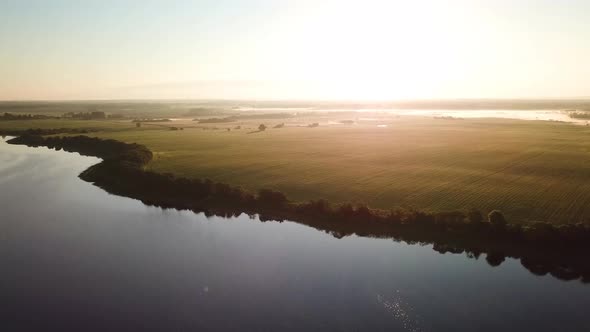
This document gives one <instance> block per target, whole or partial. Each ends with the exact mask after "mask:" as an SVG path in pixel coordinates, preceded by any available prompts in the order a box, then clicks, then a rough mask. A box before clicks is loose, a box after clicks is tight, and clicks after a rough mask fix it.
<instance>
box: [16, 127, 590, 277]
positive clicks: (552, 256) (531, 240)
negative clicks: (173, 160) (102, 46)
mask: <svg viewBox="0 0 590 332" xmlns="http://www.w3.org/2000/svg"><path fill="white" fill-rule="evenodd" d="M11 143H16V144H26V145H29V146H41V145H43V146H48V147H50V148H56V149H60V148H63V149H64V150H66V151H75V152H79V153H81V154H86V155H91V156H96V157H100V158H103V159H104V161H103V162H102V163H99V164H96V165H94V166H92V167H90V168H89V169H87V170H86V171H84V172H83V173H82V174H81V175H80V177H81V178H82V179H84V180H86V181H89V182H92V183H94V184H95V185H97V186H99V187H101V188H103V189H105V190H106V191H108V192H109V193H112V194H116V195H121V196H126V197H131V198H135V199H139V200H141V201H142V202H144V203H145V204H147V205H155V206H159V207H162V208H176V209H187V210H192V211H194V212H204V213H205V214H206V215H207V216H211V215H218V216H224V217H228V216H238V215H241V214H242V213H247V214H249V215H251V216H254V215H255V214H256V215H257V216H258V217H259V219H260V221H267V220H292V221H294V222H298V223H300V224H304V225H308V226H311V227H313V228H316V229H318V230H322V231H325V232H327V233H329V234H331V235H332V236H334V237H336V238H342V237H345V236H349V235H352V234H356V235H358V236H363V237H375V238H391V239H393V240H394V241H398V242H399V241H404V242H406V243H408V244H420V245H427V244H432V245H433V250H435V251H437V252H440V253H447V252H448V253H453V254H460V253H466V256H467V257H469V258H474V259H477V258H479V256H480V254H482V253H486V261H487V262H488V263H489V264H490V265H491V266H499V265H501V264H502V262H504V260H505V258H506V257H511V258H515V259H520V261H521V264H522V265H523V266H524V267H525V268H526V269H527V270H529V271H530V272H531V273H533V274H535V275H547V274H550V275H551V276H553V277H555V278H558V279H560V280H575V279H581V280H582V281H583V282H590V260H588V259H587V257H588V254H589V253H590V228H589V227H588V225H584V224H576V225H563V226H555V225H552V224H549V223H534V224H530V225H526V226H522V225H513V224H508V223H507V222H506V220H505V218H504V216H503V215H502V213H501V212H500V211H492V212H491V213H490V214H489V215H488V218H487V220H483V219H484V218H483V215H482V214H481V213H480V212H477V211H473V210H472V211H468V212H467V213H465V212H463V211H452V212H438V213H427V212H423V211H415V210H401V209H398V210H391V211H384V210H375V209H370V208H369V207H367V206H366V205H352V204H341V205H332V204H330V203H329V202H327V201H325V200H316V201H309V202H303V203H294V202H291V201H289V200H288V199H287V197H286V196H285V195H284V194H283V193H281V192H277V191H273V190H268V189H266V190H261V191H260V192H259V193H258V194H253V193H250V192H247V191H244V190H242V189H240V188H236V187H232V186H230V185H227V184H222V183H215V182H213V181H210V180H199V179H186V178H176V177H174V176H173V175H171V174H160V173H154V172H150V171H146V170H144V167H143V166H144V165H145V164H146V163H147V162H149V161H150V160H151V158H152V153H151V151H149V150H148V149H147V148H146V147H145V146H142V145H138V144H126V143H122V142H118V141H114V140H100V139H97V138H89V137H86V136H76V137H64V138H60V137H49V138H43V137H41V136H38V135H37V134H34V135H24V136H20V137H18V138H17V139H14V140H13V141H11Z"/></svg>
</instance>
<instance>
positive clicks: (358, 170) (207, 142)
mask: <svg viewBox="0 0 590 332" xmlns="http://www.w3.org/2000/svg"><path fill="white" fill-rule="evenodd" d="M341 117H342V116H341ZM344 119H345V118H344V117H342V118H341V119H340V118H338V119H336V118H335V119H332V120H344ZM312 121H315V122H320V126H319V127H318V128H307V127H304V126H303V125H305V124H306V123H311V122H312ZM329 121H331V120H330V119H328V118H325V117H324V118H322V117H319V118H315V119H314V118H304V119H301V118H298V119H294V120H290V122H288V123H287V126H286V127H285V128H281V129H267V130H266V131H263V132H254V130H255V129H254V128H256V127H257V125H258V124H259V123H261V122H264V123H266V124H267V125H268V126H269V127H272V126H273V125H275V124H276V123H280V122H282V121H281V120H276V119H275V120H268V121H264V120H255V121H251V122H247V121H246V122H237V123H224V124H217V125H214V124H212V125H210V126H209V128H213V127H215V128H217V130H212V129H211V130H203V129H202V128H194V127H195V122H193V121H188V120H187V121H174V122H173V125H174V126H178V127H186V128H185V129H184V130H182V131H180V130H177V131H175V130H169V128H165V127H161V126H148V125H144V126H143V127H142V128H139V129H137V128H135V127H134V126H133V124H131V123H129V122H128V121H125V122H99V121H59V120H43V121H6V122H4V123H0V128H17V127H18V128H24V127H27V128H28V127H53V128H61V127H69V126H75V127H84V128H87V127H93V128H95V129H102V130H104V131H100V132H96V133H92V134H91V135H92V136H97V137H101V138H114V139H118V140H121V141H125V142H137V143H140V144H145V145H146V146H147V147H148V148H150V149H151V150H152V151H153V152H154V153H155V157H154V160H153V162H151V163H150V165H149V167H150V168H151V169H152V170H155V171H158V172H169V173H173V174H175V175H178V176H185V177H195V178H210V179H212V180H216V181H220V182H226V183H228V184H232V185H239V186H242V187H244V188H246V189H249V190H252V191H254V190H257V189H260V188H273V189H277V190H280V191H283V192H284V193H285V194H287V196H288V197H290V198H292V199H294V200H309V199H318V198H325V199H328V200H330V201H333V202H364V203H368V204H369V205H370V206H371V207H376V208H391V207H399V206H401V207H408V208H416V209H421V210H431V211H440V210H454V209H464V208H472V207H473V208H477V209H480V210H482V211H486V212H487V211H489V210H492V209H500V210H502V211H503V212H504V213H505V214H506V216H507V218H508V219H509V220H510V221H512V222H520V221H525V220H543V221H550V222H554V223H568V222H581V221H582V222H588V221H589V220H590V153H589V152H590V129H589V128H588V127H586V126H575V125H569V124H563V123H554V122H541V121H513V120H494V119H475V120H443V119H431V118H417V117H401V118H398V117H388V118H380V119H377V120H375V119H368V120H365V121H363V120H360V121H357V122H358V123H357V124H356V125H334V124H332V125H329V123H330V122H329ZM32 122H35V123H32ZM334 122H336V121H332V123H334ZM378 124H379V125H381V126H378ZM237 125H241V126H242V129H240V130H231V131H227V130H226V129H227V128H234V127H235V126H237ZM296 125H302V126H296ZM166 126H171V124H166ZM191 127H192V128H191Z"/></svg>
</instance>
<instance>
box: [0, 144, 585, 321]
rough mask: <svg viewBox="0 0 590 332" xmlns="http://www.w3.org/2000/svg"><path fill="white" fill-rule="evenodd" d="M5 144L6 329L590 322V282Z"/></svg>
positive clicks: (0, 241)
mask: <svg viewBox="0 0 590 332" xmlns="http://www.w3.org/2000/svg"><path fill="white" fill-rule="evenodd" d="M97 162H99V159H97V158H91V157H82V156H80V155H79V154H77V153H67V152H63V151H52V150H49V149H47V148H29V147H25V146H14V145H9V144H6V143H5V140H0V245H1V246H0V262H2V279H1V280H2V282H1V283H0V304H1V306H2V308H1V310H0V330H2V331H25V330H26V331H28V330H31V329H33V330H35V329H36V330H44V331H47V330H66V329H77V330H83V331H88V330H150V331H153V330H199V329H203V330H223V331H226V330H236V331H237V330H239V331H243V330H297V331H300V330H310V331H311V330H335V331H349V330H375V331H379V330H387V331H475V330H477V331H499V330H502V331H525V330H531V331H533V330H534V331H556V330H561V331H584V330H586V331H587V330H590V319H589V317H588V308H590V285H585V284H582V283H580V282H579V281H573V282H564V281H560V280H558V279H555V278H552V277H551V276H549V275H547V276H542V277H540V276H535V275H533V274H531V273H529V272H528V271H527V270H526V269H524V268H523V267H522V266H521V264H520V262H518V261H516V260H513V259H507V260H506V261H505V262H504V263H503V264H501V265H500V266H498V267H492V266H490V265H489V264H488V263H487V262H486V260H485V257H484V256H482V257H480V258H479V259H477V260H475V259H469V258H467V257H466V256H465V255H464V254H450V253H447V254H444V255H443V254H439V253H437V252H435V251H434V250H432V246H418V245H407V244H405V243H398V242H395V241H393V240H388V239H373V238H362V237H357V236H351V237H345V238H342V239H337V238H335V237H332V236H331V235H329V234H326V233H323V232H320V231H317V230H315V229H313V228H310V227H307V226H303V225H300V224H297V223H293V222H288V221H285V222H261V221H259V219H257V218H251V217H249V216H247V215H242V216H240V217H237V218H229V219H228V218H222V217H212V218H207V217H206V216H205V215H203V214H195V213H193V212H188V211H177V210H163V209H160V208H156V207H150V206H146V205H144V204H142V203H141V202H140V201H137V200H133V199H129V198H124V197H118V196H114V195H110V194H108V193H106V192H105V191H103V190H102V189H100V188H97V187H95V186H93V185H92V184H90V183H86V182H84V181H82V180H80V179H79V178H78V177H77V175H78V174H79V173H80V172H82V171H83V170H84V169H86V168H87V167H89V166H91V165H93V164H95V163H97Z"/></svg>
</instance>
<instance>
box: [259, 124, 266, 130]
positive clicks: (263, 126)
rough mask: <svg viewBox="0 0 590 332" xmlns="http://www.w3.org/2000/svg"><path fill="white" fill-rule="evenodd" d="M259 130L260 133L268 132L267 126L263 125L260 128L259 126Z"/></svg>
mask: <svg viewBox="0 0 590 332" xmlns="http://www.w3.org/2000/svg"><path fill="white" fill-rule="evenodd" d="M258 130H259V131H265V130H266V126H265V125H264V123H263V124H261V125H260V126H258Z"/></svg>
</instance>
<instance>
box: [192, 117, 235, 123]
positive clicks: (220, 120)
mask: <svg viewBox="0 0 590 332" xmlns="http://www.w3.org/2000/svg"><path fill="white" fill-rule="evenodd" d="M193 121H198V122H199V123H227V122H235V121H238V118H237V117H235V116H227V117H225V118H208V119H194V120H193Z"/></svg>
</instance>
